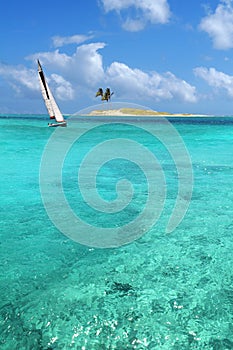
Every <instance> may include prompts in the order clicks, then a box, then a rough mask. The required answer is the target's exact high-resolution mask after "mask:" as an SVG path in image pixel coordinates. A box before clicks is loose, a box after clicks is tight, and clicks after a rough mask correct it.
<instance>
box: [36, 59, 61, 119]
mask: <svg viewBox="0 0 233 350" xmlns="http://www.w3.org/2000/svg"><path fill="white" fill-rule="evenodd" d="M37 62H38V75H39V81H40V87H41V93H42V97H43V99H44V103H45V106H46V108H47V111H48V114H49V117H50V119H55V120H56V121H57V123H63V124H62V126H65V124H66V122H65V119H64V117H63V115H62V113H61V111H60V109H59V107H58V105H57V103H56V101H55V99H54V97H53V94H52V92H51V90H50V88H49V86H48V83H47V81H46V79H45V75H44V72H43V69H42V67H41V64H40V61H39V60H38V61H37ZM50 126H54V125H50Z"/></svg>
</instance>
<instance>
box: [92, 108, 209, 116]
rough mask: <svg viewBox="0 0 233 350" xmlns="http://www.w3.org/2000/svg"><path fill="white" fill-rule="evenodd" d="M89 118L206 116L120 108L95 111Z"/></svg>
mask: <svg viewBox="0 0 233 350" xmlns="http://www.w3.org/2000/svg"><path fill="white" fill-rule="evenodd" d="M88 116H126V117H131V116H132V117H133V116H156V117H197V116H205V115H201V114H191V113H169V112H157V111H153V110H151V109H138V108H119V109H108V110H107V109H101V110H93V111H91V112H90V113H89V114H88Z"/></svg>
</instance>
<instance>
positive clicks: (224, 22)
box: [199, 0, 233, 50]
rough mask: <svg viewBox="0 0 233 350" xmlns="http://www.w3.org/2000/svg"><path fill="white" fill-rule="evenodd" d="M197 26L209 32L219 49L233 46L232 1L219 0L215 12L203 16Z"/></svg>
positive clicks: (215, 46) (214, 44)
mask: <svg viewBox="0 0 233 350" xmlns="http://www.w3.org/2000/svg"><path fill="white" fill-rule="evenodd" d="M199 28H200V29H201V30H203V31H205V32H207V33H208V34H209V36H210V37H211V39H212V40H213V46H214V48H216V49H219V50H226V49H230V48H233V2H232V0H221V2H220V4H219V5H218V6H217V8H216V10H215V13H212V14H209V15H208V16H206V17H204V18H203V19H202V21H201V23H200V25H199Z"/></svg>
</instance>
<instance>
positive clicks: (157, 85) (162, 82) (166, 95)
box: [106, 62, 197, 102]
mask: <svg viewBox="0 0 233 350" xmlns="http://www.w3.org/2000/svg"><path fill="white" fill-rule="evenodd" d="M106 77H107V80H108V81H109V82H110V83H111V85H112V86H114V88H117V90H118V96H119V97H121V98H124V97H125V96H127V97H128V98H135V99H155V100H156V101H160V100H165V99H172V98H179V99H180V100H182V101H185V102H196V101H197V96H196V89H195V87H193V86H191V85H190V84H188V83H187V82H185V81H184V80H181V79H178V78H177V77H175V75H174V74H172V73H170V72H167V73H165V74H163V75H161V74H158V73H156V72H151V73H145V72H143V71H141V70H139V69H132V68H129V67H128V66H127V65H125V64H123V63H119V62H114V63H112V64H111V65H110V67H109V68H108V69H107V71H106Z"/></svg>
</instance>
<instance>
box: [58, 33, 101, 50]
mask: <svg viewBox="0 0 233 350" xmlns="http://www.w3.org/2000/svg"><path fill="white" fill-rule="evenodd" d="M93 37H94V36H93V35H80V34H77V35H72V36H54V37H53V38H52V41H53V46H54V47H62V46H64V45H68V44H77V45H78V44H82V43H84V42H85V41H87V40H90V39H93Z"/></svg>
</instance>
